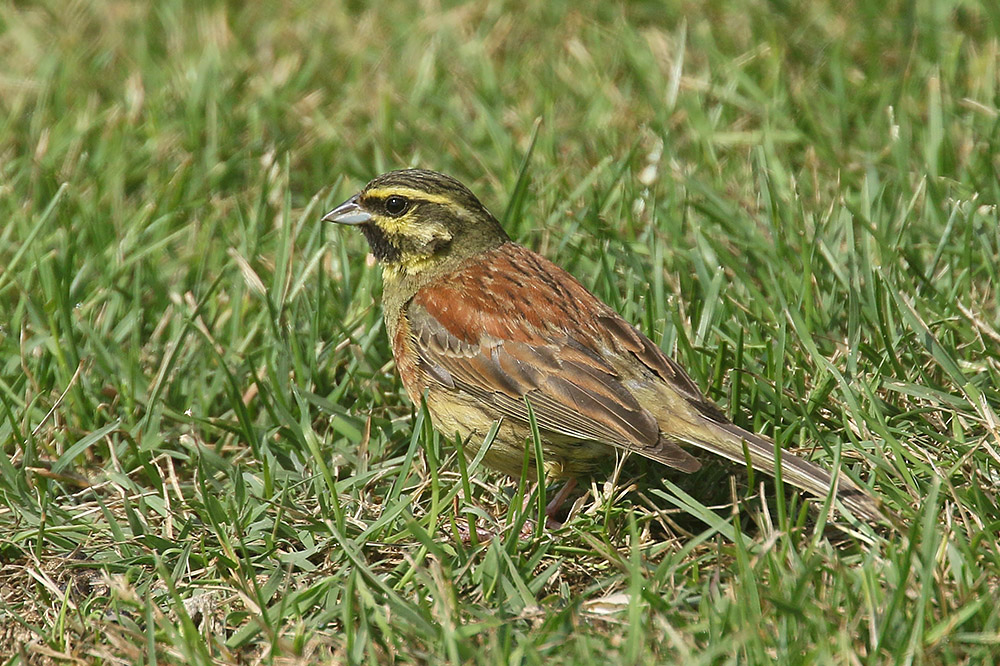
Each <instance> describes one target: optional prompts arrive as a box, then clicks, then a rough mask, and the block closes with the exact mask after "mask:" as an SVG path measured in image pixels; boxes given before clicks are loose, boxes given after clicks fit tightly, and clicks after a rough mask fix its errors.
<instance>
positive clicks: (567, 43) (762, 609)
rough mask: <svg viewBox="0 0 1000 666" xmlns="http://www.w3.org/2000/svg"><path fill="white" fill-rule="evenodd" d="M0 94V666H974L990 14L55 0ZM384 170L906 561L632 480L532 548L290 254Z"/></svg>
mask: <svg viewBox="0 0 1000 666" xmlns="http://www.w3.org/2000/svg"><path fill="white" fill-rule="evenodd" d="M0 64H2V67H0V110H2V112H0V157H2V159H0V219H2V220H3V222H2V223H0V660H2V661H0V663H3V664H28V663H31V664H62V663H98V664H247V663H250V664H253V663H268V664H305V663H331V662H333V663H341V662H344V663H360V662H365V663H388V662H394V663H428V662H438V663H445V662H446V663H487V664H493V663H531V664H540V663H545V664H562V663H566V664H570V663H602V662H606V663H627V664H654V663H684V664H717V663H719V664H722V663H741V664H757V663H762V664H763V663H774V662H775V661H777V662H779V663H804V664H880V663H894V664H895V663H917V664H938V663H940V664H979V663H990V662H992V661H994V660H995V659H996V658H997V655H1000V604H998V603H997V602H996V600H997V598H998V595H1000V545H998V542H1000V535H998V532H1000V507H998V502H1000V498H998V493H1000V418H998V413H1000V390H998V386H1000V289H998V287H997V284H998V277H1000V276H998V273H1000V214H998V210H997V204H998V203H1000V9H998V6H997V5H996V3H990V2H983V3H979V2H973V1H972V0H909V1H904V0H888V1H887V2H884V3H874V2H873V3H866V2H857V3H842V2H838V1H837V0H817V1H816V2H808V3H784V2H764V1H763V0H750V1H749V2H742V1H738V0H711V1H709V2H678V1H676V0H668V1H667V2H653V1H644V2H631V3H622V4H615V3H607V2H599V1H597V0H592V1H585V2H583V3H575V2H568V1H567V0H551V1H549V2H535V3H514V2H486V1H477V2H472V3H468V4H459V3H440V2H435V1H433V0H428V1H426V2H420V3H407V2H395V3H373V7H368V3H362V2H347V3H343V4H341V3H318V2H307V1H305V0H290V1H289V2H283V3H247V4H246V5H244V4H243V3H224V2H216V1H209V2H201V3H198V2H181V1H179V0H162V1H160V2H155V3H145V2H139V1H138V0H135V1H130V0H106V1H104V2H101V1H97V0H84V1H81V2H70V3H67V2H56V1H54V0H48V1H44V0H43V1H41V2H34V3H33V2H21V3H6V4H4V5H3V6H2V7H0ZM408 166H420V167H423V168H431V169H435V170H439V171H444V172H446V173H449V174H451V175H453V176H455V177H457V178H459V179H460V180H462V181H463V182H465V183H466V184H467V185H468V186H469V187H470V188H472V190H473V191H474V192H476V193H477V194H478V195H479V197H480V198H481V199H482V200H483V202H484V203H485V204H486V205H487V206H488V207H489V208H490V209H491V210H492V211H493V212H494V213H495V214H496V215H497V216H498V217H499V218H501V219H503V220H504V222H505V226H506V228H507V229H508V231H509V232H510V234H511V235H512V236H513V237H514V238H515V239H517V240H518V241H519V242H521V243H523V244H525V245H527V246H528V247H531V248H533V249H535V250H538V251H539V252H541V253H543V254H544V255H546V256H547V257H549V258H550V259H552V260H553V261H555V262H556V263H558V264H560V265H562V266H563V267H565V268H566V269H567V270H569V271H570V272H571V273H573V274H574V275H576V276H577V277H578V278H580V279H581V280H582V281H583V282H584V284H586V285H587V286H588V287H589V288H590V289H591V290H593V291H594V292H595V293H596V294H597V295H598V296H599V297H600V298H602V299H603V300H604V301H606V302H607V303H609V304H610V305H611V306H612V307H614V308H615V309H617V310H618V311H619V312H621V313H622V314H623V315H624V316H625V317H626V319H628V320H630V321H632V322H633V323H635V324H636V325H637V326H639V327H640V328H641V329H642V330H643V331H645V332H646V333H647V334H648V335H649V336H650V337H651V338H652V339H653V340H654V341H655V342H656V343H657V344H659V345H661V346H662V348H663V349H664V350H666V351H667V352H668V353H669V354H671V355H672V356H673V357H674V358H676V359H677V360H678V361H679V362H680V363H681V364H682V365H684V366H685V367H686V368H687V369H688V370H689V371H690V373H691V375H692V377H693V378H694V379H695V381H696V382H697V383H698V384H699V385H700V386H701V387H702V389H703V390H704V391H705V392H706V393H707V395H709V396H710V397H711V398H712V399H713V400H715V401H716V402H718V403H719V404H720V405H721V406H722V407H723V409H724V410H725V411H726V413H727V414H728V415H729V416H730V417H731V418H732V419H733V420H734V421H735V422H736V423H737V424H740V425H742V426H744V427H747V428H750V429H753V430H755V431H757V432H761V433H765V434H767V435H769V436H772V437H774V438H776V439H777V441H779V442H780V443H781V445H782V446H784V447H786V448H788V449H790V450H793V451H796V452H798V453H800V454H801V455H804V456H808V457H810V458H812V459H814V460H816V461H817V462H818V463H819V464H822V465H824V466H826V467H834V466H836V465H840V466H841V467H842V468H844V469H846V470H849V471H850V473H851V474H852V475H853V476H854V477H855V478H857V479H858V480H859V481H860V482H861V483H862V484H864V485H865V486H866V487H869V488H870V489H871V492H872V493H874V494H875V495H876V496H877V497H879V498H880V499H881V500H882V501H883V502H884V504H885V506H886V507H887V508H888V509H890V510H891V511H892V512H894V513H896V514H898V516H899V519H900V520H899V521H898V524H897V525H896V526H895V527H894V528H892V529H880V528H875V527H873V526H869V525H864V524H859V523H857V522H852V521H849V520H846V519H844V518H843V517H841V516H840V515H839V514H836V513H834V514H832V515H828V514H827V513H824V512H823V510H822V509H823V504H824V502H823V501H822V500H821V499H820V500H815V499H811V498H808V497H806V496H804V495H802V494H800V493H798V492H796V491H795V490H794V489H793V488H791V487H790V486H787V485H782V484H776V483H773V482H772V481H771V480H770V479H767V478H764V477H763V476H762V475H760V474H748V470H747V469H745V468H744V467H741V466H739V465H722V464H710V465H706V466H705V468H703V470H702V471H700V472H698V473H696V474H694V475H691V476H685V475H683V474H677V473H670V472H667V471H666V470H665V469H664V468H662V467H659V466H657V465H655V464H647V465H642V464H639V463H637V461H635V460H629V461H626V464H625V465H624V466H623V467H621V468H619V469H614V470H609V471H608V473H607V474H606V475H602V476H598V477H595V478H594V479H593V480H592V481H591V482H589V492H588V493H587V494H586V495H584V496H583V497H582V498H581V499H580V500H579V501H578V502H577V503H576V504H575V506H574V509H573V512H572V514H571V515H570V516H569V518H568V520H567V521H566V523H565V524H564V525H563V526H562V527H561V528H552V529H542V528H541V527H540V523H539V521H538V520H537V519H538V511H539V502H538V501H536V500H538V499H539V493H538V491H537V488H536V484H535V483H534V480H535V479H536V470H534V469H526V473H525V475H524V476H523V478H521V479H520V480H518V479H508V478H506V477H502V476H498V475H496V474H494V473H491V472H489V471H488V470H485V469H484V468H481V467H480V466H479V465H477V463H476V461H469V462H468V463H467V462H466V461H465V459H464V458H463V457H461V456H460V455H458V453H457V452H456V446H455V444H456V443H455V442H452V441H450V440H449V439H448V438H447V437H441V436H440V435H439V434H437V433H435V432H434V431H433V430H432V429H431V428H430V425H429V421H428V419H427V417H426V413H425V411H423V410H422V409H421V408H420V406H417V407H414V406H412V405H411V404H410V402H409V401H408V399H407V398H406V395H405V392H404V391H403V389H402V387H401V385H400V383H399V380H398V378H397V376H396V374H395V369H394V367H393V362H392V355H391V353H390V351H389V348H388V344H387V341H386V339H385V332H384V328H383V325H382V321H381V311H380V307H379V300H380V299H379V296H380V291H381V276H380V271H379V269H378V268H377V266H375V265H374V263H373V262H372V261H371V259H370V258H369V257H368V256H367V252H368V249H367V247H366V245H365V243H364V240H363V239H362V238H361V236H360V234H356V233H353V232H351V230H345V229H338V228H333V227H332V226H330V225H327V224H323V223H321V222H320V217H321V216H322V215H323V213H325V212H326V211H327V210H329V209H330V208H331V207H332V206H334V205H336V204H337V203H339V202H340V201H342V200H343V199H345V198H346V197H348V196H350V195H352V194H353V193H354V192H356V191H357V190H358V189H359V188H360V187H361V186H362V185H363V184H364V183H365V182H367V180H369V179H370V178H371V177H373V176H375V175H377V174H378V173H381V172H383V171H386V170H389V169H394V168H402V167H408ZM707 460H708V459H706V461H707ZM585 485H586V484H585ZM553 490H554V489H553V488H551V487H550V488H549V489H548V492H549V494H551V492H553ZM543 494H544V493H543ZM470 524H475V525H476V526H478V527H479V528H480V529H481V530H483V531H484V534H487V533H488V534H490V535H492V538H483V539H480V538H471V537H469V535H468V526H469V525H470Z"/></svg>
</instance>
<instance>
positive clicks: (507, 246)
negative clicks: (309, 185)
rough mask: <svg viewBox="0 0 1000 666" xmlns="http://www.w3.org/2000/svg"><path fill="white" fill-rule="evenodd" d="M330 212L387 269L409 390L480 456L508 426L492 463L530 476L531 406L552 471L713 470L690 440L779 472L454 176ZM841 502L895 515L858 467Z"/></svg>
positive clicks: (787, 471)
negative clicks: (645, 463)
mask: <svg viewBox="0 0 1000 666" xmlns="http://www.w3.org/2000/svg"><path fill="white" fill-rule="evenodd" d="M323 220H324V221H328V222H336V223H338V224H346V225H352V226H355V227H357V228H358V229H359V230H360V231H361V233H362V234H364V236H365V238H366V239H367V240H368V244H369V246H370V247H371V252H372V254H373V255H374V256H375V259H376V260H377V261H379V262H380V263H381V264H382V276H383V295H382V305H383V310H384V316H385V328H386V332H387V333H388V335H389V342H390V344H391V346H392V352H393V356H394V357H395V360H396V368H397V369H398V371H399V375H400V378H401V379H402V381H403V386H404V387H405V389H406V392H407V394H409V396H410V399H411V400H413V402H414V403H415V404H418V405H419V404H420V400H421V397H422V396H423V397H424V399H425V400H426V401H427V410H428V412H429V413H430V416H431V420H432V421H433V423H434V426H435V427H436V428H437V429H438V430H439V431H440V432H441V433H442V434H444V435H446V436H448V437H452V436H454V435H455V434H456V433H457V434H458V435H459V436H460V437H461V438H462V439H463V440H465V441H467V442H468V444H467V448H466V451H467V454H468V455H474V454H475V453H476V451H477V449H478V446H479V445H480V444H481V442H483V440H484V438H485V437H486V435H487V433H488V432H489V431H490V429H491V428H492V427H493V425H494V424H495V423H496V422H498V421H499V422H500V428H499V431H498V433H497V436H496V438H495V440H494V442H493V445H492V446H491V447H490V448H489V450H488V451H487V452H486V454H485V456H484V457H483V463H484V464H486V465H487V466H488V467H491V468H493V469H496V470H499V471H501V472H504V473H506V474H508V475H510V476H514V477H518V476H520V474H521V468H522V463H523V460H524V453H525V447H526V446H528V442H530V441H531V440H530V438H531V430H530V427H529V417H528V407H527V405H526V401H527V402H528V403H530V404H531V408H532V410H533V412H534V416H535V421H536V423H537V426H538V429H539V434H540V439H541V443H542V453H543V458H544V460H543V465H544V468H545V471H546V474H547V475H548V476H550V477H555V478H564V479H567V480H569V483H568V484H567V485H570V484H571V483H572V482H573V481H575V480H576V479H577V478H579V477H581V476H585V475H587V474H589V473H592V472H593V471H594V470H595V468H597V467H598V465H599V464H600V463H601V462H602V461H606V460H607V459H609V458H612V459H613V457H614V450H615V449H621V450H624V451H630V452H633V453H637V454H639V455H641V456H645V457H646V458H649V459H652V460H655V461H657V462H660V463H663V464H664V465H667V466H669V467H672V468H674V469H678V470H681V471H684V472H694V471H695V470H697V469H698V468H699V467H700V466H701V464H700V463H699V461H698V460H697V459H696V458H695V457H694V456H692V455H691V454H690V453H688V452H687V451H686V450H685V449H684V448H683V446H684V445H687V446H693V447H697V448H700V449H704V450H706V451H711V452H712V453H715V454H717V455H720V456H722V457H723V458H727V459H729V460H732V461H735V462H737V463H745V462H746V460H747V458H749V461H750V463H751V464H752V466H753V467H754V468H756V469H758V470H761V471H763V472H765V473H768V474H771V475H773V474H774V471H775V456H774V444H773V443H772V442H771V441H770V440H768V439H766V438H764V437H762V436H760V435H756V434H753V433H751V432H748V431H746V430H743V429H742V428H740V427H738V426H736V425H734V424H732V423H730V422H729V420H728V419H727V418H726V417H725V415H724V414H723V413H722V411H721V410H719V408H718V407H716V406H715V405H714V404H713V403H712V402H710V401H709V400H707V399H706V398H705V397H704V396H703V395H702V393H701V391H700V390H699V389H698V386H697V385H696V384H695V383H694V381H693V380H692V379H691V378H690V377H689V376H688V374H687V373H686V372H685V371H684V369H683V368H681V366H680V365H678V364H677V363H676V362H675V361H674V360H672V359H671V358H669V357H668V356H667V355H666V354H664V353H663V351H662V350H661V349H660V348H659V347H658V346H657V345H655V344H654V343H653V342H652V341H651V340H650V339H649V338H647V337H646V336H645V335H643V334H642V333H641V332H639V331H638V330H637V329H636V328H635V327H633V326H632V325H631V324H629V323H628V322H626V321H625V320H624V319H622V317H621V316H620V315H619V314H618V313H617V312H615V311H614V310H612V309H611V308H610V307H608V306H607V305H605V304H604V303H602V302H601V301H600V300H599V299H598V298H597V297H596V296H594V295H593V294H592V293H590V291H588V290H587V289H586V288H585V287H584V286H583V285H582V284H580V282H579V281H578V280H577V279H576V278H574V277H573V276H572V275H570V274H569V273H567V272H566V271H564V270H563V269H561V268H559V267H558V266H556V265H555V264H553V263H552V262H550V261H548V260H547V259H545V258H544V257H542V256H541V255H539V254H537V253H535V252H532V251H531V250H529V249H527V248H525V247H523V246H521V245H518V244H517V243H515V242H513V241H512V240H511V239H510V237H509V236H508V235H507V233H506V232H505V231H504V230H503V228H502V227H501V226H500V223H499V222H498V221H497V219H496V218H495V217H493V215H492V214H490V212H489V211H488V210H486V208H485V207H484V206H483V204H481V203H480V202H479V200H478V199H477V198H476V197H475V195H473V194H472V192H471V191H469V189H468V188H467V187H465V186H464V185H463V184H462V183H460V182H459V181H457V180H455V179H454V178H452V177H450V176H446V175H444V174H441V173H437V172H434V171H425V170H421V169H406V170H402V171H391V172H388V173H385V174H382V175H381V176H378V177H377V178H375V179H374V180H372V181H371V182H370V183H368V184H367V185H366V186H365V187H364V189H362V190H361V191H360V192H359V193H357V194H356V195H354V196H353V197H351V198H350V199H348V200H347V201H345V202H344V203H343V204H341V205H339V206H337V207H336V208H334V209H333V210H332V211H330V212H329V213H327V214H326V215H325V216H324V217H323ZM529 448H531V447H530V446H529ZM532 464H534V460H533V458H532ZM781 471H782V476H783V478H784V480H785V481H787V482H789V483H792V484H793V485H795V486H798V487H799V488H802V489H803V490H806V491H808V492H811V493H814V494H816V495H818V496H820V497H825V496H826V495H827V493H829V491H830V487H831V484H833V482H834V481H833V478H832V477H831V475H830V473H829V472H827V471H826V470H824V469H822V468H821V467H819V466H817V465H815V464H813V463H811V462H808V461H806V460H804V459H802V458H799V457H796V456H794V455H792V454H790V453H783V454H782V456H781ZM837 499H839V500H840V502H841V503H842V504H843V505H844V506H845V507H847V508H848V509H849V510H850V511H851V512H853V513H854V514H855V515H856V516H858V517H860V518H863V519H866V520H868V521H872V522H881V521H884V520H885V518H884V516H883V513H882V511H881V510H880V508H879V503H878V502H877V501H876V500H875V499H874V498H873V497H872V496H871V495H870V494H868V493H867V492H866V491H864V490H862V489H861V488H860V487H859V486H857V485H856V484H855V483H853V482H852V481H851V480H850V479H848V478H846V475H844V474H841V475H839V478H838V479H837Z"/></svg>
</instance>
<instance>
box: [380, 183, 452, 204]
mask: <svg viewBox="0 0 1000 666" xmlns="http://www.w3.org/2000/svg"><path fill="white" fill-rule="evenodd" d="M393 194H395V195H396V196H400V197H408V198H410V199H419V200H421V201H428V202H430V203H436V204H441V205H442V206H450V207H452V208H454V207H455V201H454V200H453V199H452V198H450V197H447V196H445V195H443V194H431V193H430V192H425V191H424V190H417V189H414V188H412V187H376V188H374V189H371V190H367V191H366V192H365V193H364V198H368V197H375V198H377V199H384V198H386V197H389V196H392V195H393Z"/></svg>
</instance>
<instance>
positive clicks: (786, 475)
mask: <svg viewBox="0 0 1000 666" xmlns="http://www.w3.org/2000/svg"><path fill="white" fill-rule="evenodd" d="M706 425H708V428H707V430H710V432H711V435H708V433H706V432H705V430H700V431H699V432H698V433H697V435H696V436H695V437H693V438H692V439H691V440H690V441H691V443H692V444H694V445H695V446H697V447H698V448H701V449H705V450H706V451H710V452H711V453H715V454H716V455H719V456H722V457H723V458H726V459H728V460H732V461H733V462H736V463H745V462H746V455H745V454H744V450H743V447H744V443H745V445H746V450H747V451H748V452H749V454H750V463H751V465H752V466H753V468H754V469H757V470H760V471H761V472H764V473H766V474H770V475H771V476H774V473H775V465H774V443H773V442H771V441H770V440H768V439H767V438H765V437H762V436H760V435H755V434H754V433H752V432H748V431H746V430H744V429H743V428H740V427H739V426H736V425H733V424H731V423H708V424H706ZM707 435H708V436H707ZM781 478H782V479H783V480H784V481H786V482H787V483H790V484H792V485H793V486H796V487H798V488H801V489H802V490H805V491H807V492H810V493H812V494H814V495H817V496H819V497H826V496H827V495H828V494H829V492H830V487H831V486H832V485H833V477H832V476H831V474H830V472H828V471H826V470H825V469H823V468H822V467H820V466H818V465H815V464H813V463H811V462H809V461H808V460H804V459H802V458H799V457H798V456H795V455H793V454H791V453H787V452H783V453H782V454H781ZM837 499H838V500H839V501H840V502H841V503H842V504H843V505H844V506H845V507H847V508H848V509H849V510H850V511H851V513H853V514H854V515H855V516H857V517H859V518H863V519H865V520H867V521H869V522H875V523H886V522H887V518H886V515H885V513H884V512H883V511H882V509H881V507H880V506H879V502H878V501H877V500H876V499H875V498H874V497H872V496H871V495H870V494H869V493H868V492H867V491H865V490H863V489H862V488H859V487H858V486H857V484H855V483H854V482H853V481H851V479H849V478H848V477H847V475H846V474H840V475H839V476H838V478H837Z"/></svg>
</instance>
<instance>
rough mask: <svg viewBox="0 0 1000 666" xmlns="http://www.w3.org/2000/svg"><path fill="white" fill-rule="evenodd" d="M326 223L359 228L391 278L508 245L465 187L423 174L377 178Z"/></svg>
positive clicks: (447, 178)
mask: <svg viewBox="0 0 1000 666" xmlns="http://www.w3.org/2000/svg"><path fill="white" fill-rule="evenodd" d="M323 220H324V221H327V222H336V223H338V224H349V225H352V226H356V227H358V229H360V230H361V233H363V234H364V235H365V238H366V239H367V240H368V245H369V246H370V247H371V251H372V254H373V255H375V258H376V259H377V260H378V261H379V262H381V263H382V264H383V266H384V269H385V272H386V274H387V275H388V274H390V273H393V274H398V275H400V276H402V275H411V276H412V275H415V274H417V273H421V272H424V271H426V270H427V269H433V268H443V267H446V266H450V265H453V264H454V263H456V262H458V261H461V260H462V259H465V258H467V257H470V256H473V255H475V254H478V253H479V252H483V251H486V250H488V249H490V248H493V247H496V246H498V245H501V244H503V243H505V242H506V241H508V240H509V238H508V236H507V234H506V232H504V230H503V228H502V227H501V226H500V223H499V222H497V220H496V218H495V217H493V215H491V214H490V212H489V211H488V210H486V207H485V206H483V204H481V203H480V202H479V199H477V198H476V196H475V195H474V194H473V193H472V192H470V191H469V189H468V188H467V187H465V185H462V183H460V182H458V181H457V180H455V179H454V178H452V177H450V176H446V175H444V174H441V173H437V172H435V171H425V170H422V169H406V170H402V171H390V172H389V173H384V174H382V175H381V176H378V177H377V178H375V179H374V180H372V181H371V182H370V183H368V184H367V185H365V187H364V189H362V190H361V191H360V192H358V193H357V194H355V195H354V196H353V197H351V198H350V199H348V200H347V201H345V202H344V203H342V204H340V205H339V206H337V207H336V208H334V209H333V210H332V211H330V212H329V213H327V214H326V215H325V216H323Z"/></svg>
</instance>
